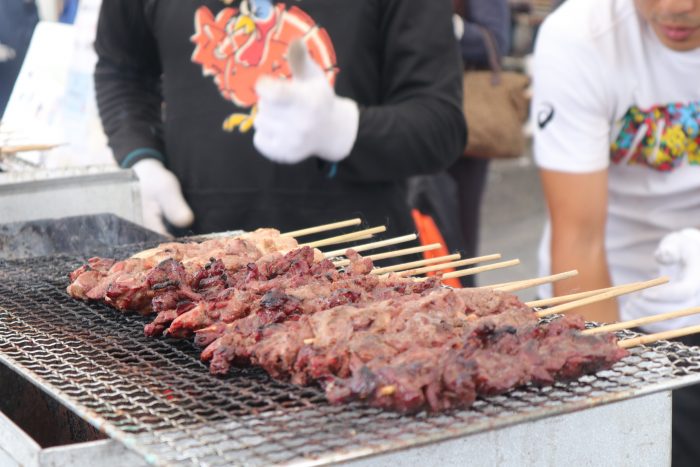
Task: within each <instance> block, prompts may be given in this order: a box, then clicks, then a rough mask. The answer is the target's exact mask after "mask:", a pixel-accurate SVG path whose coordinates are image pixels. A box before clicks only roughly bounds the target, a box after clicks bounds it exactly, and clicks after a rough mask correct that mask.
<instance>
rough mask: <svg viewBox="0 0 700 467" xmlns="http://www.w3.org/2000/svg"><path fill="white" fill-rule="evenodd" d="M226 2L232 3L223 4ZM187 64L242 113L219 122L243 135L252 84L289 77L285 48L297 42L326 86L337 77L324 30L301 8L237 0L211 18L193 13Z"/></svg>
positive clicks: (252, 104) (205, 12) (203, 10)
mask: <svg viewBox="0 0 700 467" xmlns="http://www.w3.org/2000/svg"><path fill="white" fill-rule="evenodd" d="M226 3H234V2H232V1H228V2H226ZM194 25H195V33H194V35H192V37H191V38H190V40H191V41H192V42H193V43H194V44H195V49H194V52H193V54H192V61H193V62H194V63H196V64H198V65H201V67H202V73H203V75H204V76H211V77H213V79H214V83H215V84H216V85H217V86H218V88H219V92H220V93H221V95H222V96H223V97H224V99H226V100H229V101H231V102H233V103H234V104H235V105H236V106H237V107H239V108H240V109H249V110H248V112H247V113H240V112H238V113H233V114H232V115H230V116H229V117H227V118H226V119H225V120H224V122H223V125H222V126H223V129H224V130H225V131H234V130H236V129H237V130H238V131H240V132H241V133H245V132H247V131H249V130H250V129H251V128H252V126H253V122H254V120H255V115H256V110H257V107H256V103H257V101H258V97H257V95H256V93H255V84H256V82H257V81H258V79H259V78H260V77H262V76H270V77H273V78H277V79H289V78H290V77H291V69H290V67H289V64H288V62H287V52H288V49H289V45H290V44H291V43H292V41H294V40H295V39H301V40H302V41H303V42H304V43H305V45H306V48H307V50H308V51H309V54H310V56H311V58H312V59H313V60H314V61H315V62H316V63H318V64H319V66H320V67H321V69H322V70H324V72H325V74H326V77H327V78H328V81H329V82H330V84H331V86H332V85H333V84H334V83H335V77H336V75H337V73H338V69H337V64H336V55H335V50H334V48H333V43H332V42H331V39H330V36H329V35H328V33H327V32H326V30H325V29H323V28H321V27H320V26H319V25H318V24H316V22H315V21H314V20H313V19H312V18H311V17H310V16H309V15H308V14H306V13H305V12H304V11H302V9H301V8H299V7H297V6H292V7H291V8H287V6H286V5H284V4H276V5H275V4H273V3H272V0H241V1H240V3H239V5H238V7H235V6H231V7H226V8H224V9H222V10H221V11H220V12H219V13H218V14H217V15H214V14H213V13H212V11H211V10H210V9H209V8H207V7H205V6H202V7H200V8H198V9H197V11H196V12H195V18H194Z"/></svg>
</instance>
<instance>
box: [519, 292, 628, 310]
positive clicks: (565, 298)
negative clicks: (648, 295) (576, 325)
mask: <svg viewBox="0 0 700 467" xmlns="http://www.w3.org/2000/svg"><path fill="white" fill-rule="evenodd" d="M614 289H615V287H606V288H604V289H596V290H589V291H587V292H577V293H572V294H569V295H560V296H559V297H552V298H543V299H542V300H533V301H531V302H527V303H525V305H527V306H529V307H530V308H539V307H543V306H553V305H559V304H561V303H568V302H573V301H574V300H578V299H579V298H586V297H592V296H593V295H598V294H600V293H603V292H607V291H608V290H614Z"/></svg>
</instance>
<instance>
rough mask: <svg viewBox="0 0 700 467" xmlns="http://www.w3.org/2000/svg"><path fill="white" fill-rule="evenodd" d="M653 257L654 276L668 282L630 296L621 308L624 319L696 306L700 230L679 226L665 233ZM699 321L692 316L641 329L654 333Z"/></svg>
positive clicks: (699, 297)
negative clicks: (654, 259) (656, 270)
mask: <svg viewBox="0 0 700 467" xmlns="http://www.w3.org/2000/svg"><path fill="white" fill-rule="evenodd" d="M654 256H655V258H656V264H657V266H658V275H659V276H668V277H669V278H670V282H669V283H668V284H664V285H660V286H657V287H652V288H650V289H646V290H643V291H641V292H639V293H636V294H634V295H633V296H630V297H629V298H628V299H627V301H626V302H625V304H624V306H623V308H622V311H621V315H622V318H623V319H625V320H627V319H635V318H640V317H642V316H649V315H654V314H659V313H666V312H669V311H676V310H681V309H685V308H691V307H696V306H700V230H697V229H683V230H679V231H677V232H672V233H670V234H668V235H666V236H665V237H664V238H663V239H661V242H659V246H658V247H657V249H656V252H655V253H654ZM699 323H700V316H698V315H693V316H688V317H685V318H679V319H676V320H672V321H665V322H662V323H656V324H653V325H649V326H647V327H646V328H645V329H646V330H648V331H652V332H657V331H663V330H668V329H676V328H679V327H682V326H688V325H692V324H699Z"/></svg>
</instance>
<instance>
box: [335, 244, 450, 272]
mask: <svg viewBox="0 0 700 467" xmlns="http://www.w3.org/2000/svg"><path fill="white" fill-rule="evenodd" d="M441 246H442V245H441V244H440V243H433V244H430V245H425V246H416V247H413V248H404V249H403V250H395V251H388V252H386V253H377V254H376V255H369V256H365V258H368V259H371V260H372V261H380V260H382V259H387V258H398V257H399V256H405V255H412V254H415V253H423V252H425V251H431V250H437V249H438V248H440V247H441ZM349 264H350V260H349V259H341V260H340V261H336V262H334V263H333V265H335V267H337V268H341V267H344V266H347V265H349Z"/></svg>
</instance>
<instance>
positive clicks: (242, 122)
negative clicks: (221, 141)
mask: <svg viewBox="0 0 700 467" xmlns="http://www.w3.org/2000/svg"><path fill="white" fill-rule="evenodd" d="M256 114H257V107H253V110H252V111H251V113H250V114H242V113H235V114H232V115H230V116H229V117H228V118H227V119H226V120H224V124H223V125H222V126H223V128H224V131H234V130H235V129H236V128H238V131H240V132H241V133H247V132H248V131H250V129H251V128H253V123H254V122H255V115H256Z"/></svg>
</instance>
